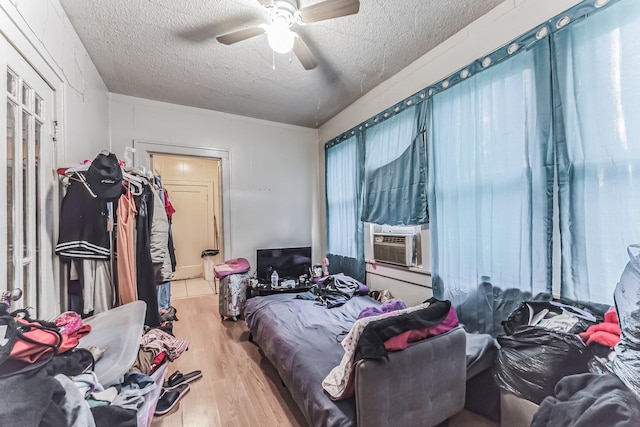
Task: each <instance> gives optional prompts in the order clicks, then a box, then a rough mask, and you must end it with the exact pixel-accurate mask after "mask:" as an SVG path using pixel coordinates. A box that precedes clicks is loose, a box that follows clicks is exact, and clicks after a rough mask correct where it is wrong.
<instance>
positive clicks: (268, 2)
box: [258, 0, 273, 7]
mask: <svg viewBox="0 0 640 427" xmlns="http://www.w3.org/2000/svg"><path fill="white" fill-rule="evenodd" d="M258 2H260V4H261V5H263V6H264V7H271V6H273V0H258Z"/></svg>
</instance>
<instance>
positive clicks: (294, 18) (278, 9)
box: [216, 0, 360, 70]
mask: <svg viewBox="0 0 640 427" xmlns="http://www.w3.org/2000/svg"><path fill="white" fill-rule="evenodd" d="M258 2H260V4H261V5H262V6H264V7H265V8H267V10H268V11H269V18H270V20H271V23H269V24H262V25H259V26H257V27H251V28H245V29H243V30H239V31H234V32H231V33H228V34H224V35H221V36H218V37H216V39H217V40H218V41H219V42H220V43H222V44H226V45H230V44H234V43H238V42H240V41H242V40H247V39H250V38H252V37H256V36H259V35H261V34H264V33H266V34H267V40H268V42H269V46H271V48H272V49H273V50H274V51H275V52H278V53H288V52H289V51H291V50H292V49H293V53H294V54H295V55H296V57H297V58H298V60H299V61H300V63H302V66H303V67H304V68H305V69H306V70H312V69H314V68H315V67H316V66H317V65H318V61H317V60H316V58H315V57H314V56H313V53H311V50H309V47H308V46H307V44H306V43H305V42H304V40H302V38H301V37H300V36H299V35H298V34H297V33H296V32H295V31H292V30H291V27H292V26H293V25H294V24H297V25H305V24H311V23H313V22H319V21H324V20H327V19H332V18H339V17H341V16H347V15H353V14H356V13H358V11H359V10H360V1H359V0H325V1H322V2H319V3H315V4H312V5H310V6H307V7H303V8H301V9H300V8H298V1H297V0H258Z"/></svg>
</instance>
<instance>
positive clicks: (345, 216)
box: [325, 136, 365, 281]
mask: <svg viewBox="0 0 640 427" xmlns="http://www.w3.org/2000/svg"><path fill="white" fill-rule="evenodd" d="M361 147H362V142H361V139H360V137H359V136H353V137H351V138H349V139H347V140H345V141H343V142H341V143H339V144H337V145H334V146H332V147H329V148H327V149H326V152H325V154H326V195H327V257H328V258H329V262H330V271H331V272H333V273H339V272H341V273H344V274H347V275H349V276H351V277H353V278H355V279H358V280H360V281H364V276H365V273H364V271H365V269H364V234H363V232H364V231H363V224H362V221H361V220H360V217H361V215H362V179H363V177H362V175H363V174H362V169H363V159H362V157H363V155H362V148H361Z"/></svg>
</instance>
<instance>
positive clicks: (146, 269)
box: [136, 185, 160, 327]
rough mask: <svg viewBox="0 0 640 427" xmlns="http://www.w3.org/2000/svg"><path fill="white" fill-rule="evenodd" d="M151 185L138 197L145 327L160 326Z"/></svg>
mask: <svg viewBox="0 0 640 427" xmlns="http://www.w3.org/2000/svg"><path fill="white" fill-rule="evenodd" d="M153 205H154V200H153V192H152V191H151V186H150V185H144V187H143V189H142V194H141V195H140V196H137V197H136V209H137V211H138V216H137V217H136V263H137V264H136V266H137V269H136V281H137V289H138V298H139V299H141V300H143V301H144V302H146V303H147V313H146V316H145V322H144V323H145V325H148V326H151V327H157V326H160V315H159V314H158V299H157V294H156V284H155V281H154V274H153V263H152V261H151V222H152V220H153V210H154V209H153V208H154V206H153Z"/></svg>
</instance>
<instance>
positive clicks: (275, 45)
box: [267, 22, 295, 53]
mask: <svg viewBox="0 0 640 427" xmlns="http://www.w3.org/2000/svg"><path fill="white" fill-rule="evenodd" d="M294 38H295V34H294V33H293V32H292V31H291V30H290V29H289V25H287V24H286V23H281V22H274V23H273V24H272V25H271V26H270V27H269V30H268V31H267V41H268V42H269V46H271V49H273V50H274V51H275V52H278V53H288V52H290V51H291V49H293V42H294Z"/></svg>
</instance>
